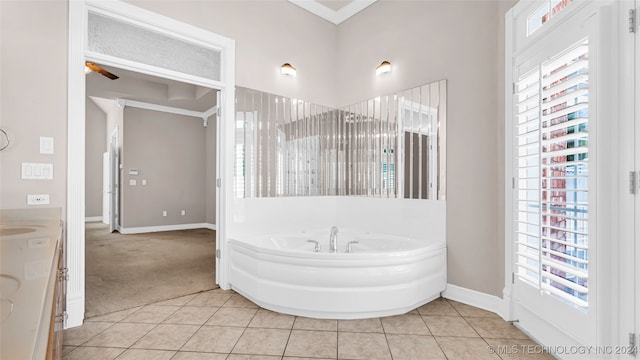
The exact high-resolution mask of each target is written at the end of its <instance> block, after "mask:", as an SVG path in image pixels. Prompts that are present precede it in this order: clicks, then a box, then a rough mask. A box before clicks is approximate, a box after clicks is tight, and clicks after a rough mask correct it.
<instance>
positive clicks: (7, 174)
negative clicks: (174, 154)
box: [0, 0, 512, 296]
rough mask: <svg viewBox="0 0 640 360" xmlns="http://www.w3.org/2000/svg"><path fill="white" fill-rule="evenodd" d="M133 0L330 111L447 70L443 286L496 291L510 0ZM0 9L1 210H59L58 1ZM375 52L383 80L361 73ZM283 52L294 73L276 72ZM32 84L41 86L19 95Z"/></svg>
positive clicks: (251, 83)
mask: <svg viewBox="0 0 640 360" xmlns="http://www.w3.org/2000/svg"><path fill="white" fill-rule="evenodd" d="M133 3H134V4H135V5H137V6H140V7H143V8H146V9H149V10H152V11H155V12H157V13H160V14H163V15H166V16H169V17H172V18H175V19H177V20H180V21H184V22H186V23H190V24H192V25H194V26H198V27H201V28H204V29H206V30H209V31H213V32H216V33H219V34H221V35H224V36H227V37H230V38H233V39H235V40H236V63H237V64H236V74H237V75H236V80H237V84H238V85H241V86H246V87H251V88H255V89H258V90H263V91H267V92H271V93H276V94H282V95H285V96H295V97H298V98H302V99H305V100H308V101H311V102H314V103H319V104H325V105H327V106H333V107H339V106H340V105H343V104H349V103H352V102H355V101H358V100H362V99H366V98H370V97H372V96H374V95H378V94H386V93H391V92H393V91H396V90H399V89H405V88H410V87H413V86H416V85H420V84H424V83H427V82H431V81H434V80H439V79H442V78H447V79H448V81H449V82H448V89H449V98H448V99H449V103H448V108H449V110H450V112H449V114H448V123H449V129H448V139H449V144H448V145H449V146H448V206H447V211H448V213H447V219H448V241H449V269H448V270H449V282H450V283H452V284H456V285H460V286H464V287H468V288H470V289H475V290H478V291H482V292H486V293H490V294H494V295H498V296H501V289H502V287H503V283H504V279H503V266H502V264H503V257H502V256H503V253H504V249H503V234H502V227H501V226H502V214H503V213H504V208H503V202H502V194H501V192H502V185H503V184H502V181H503V179H502V173H501V171H502V169H503V167H504V164H502V162H503V160H502V149H501V148H502V144H503V137H502V135H503V132H504V129H503V124H502V122H503V120H502V113H503V109H502V104H503V102H502V96H503V91H502V90H503V84H502V78H503V72H502V62H503V54H502V53H501V52H502V51H503V42H504V33H503V30H502V24H503V23H502V17H503V15H504V12H505V11H506V10H507V9H508V8H509V7H511V4H512V2H511V1H505V2H499V1H497V2H483V1H471V2H460V1H421V2H417V1H414V2H408V1H407V2H400V1H385V0H381V1H378V2H376V3H374V4H373V5H371V6H369V7H368V8H367V9H365V10H364V11H363V12H361V13H360V14H358V15H356V16H355V17H353V18H352V19H349V20H348V21H346V22H345V23H343V24H341V25H340V26H338V27H335V26H334V25H333V24H331V23H329V22H326V21H324V20H322V19H320V18H318V17H316V16H314V15H311V14H309V13H308V12H306V11H305V10H303V9H301V8H299V7H297V6H295V5H292V4H290V3H289V2H287V1H285V0H278V1H260V2H257V1H215V2H184V1H161V2H148V1H133ZM0 12H1V15H0V16H1V25H0V26H1V33H2V34H1V35H0V36H1V38H0V40H1V41H0V44H1V45H0V46H1V47H0V50H1V63H2V64H1V67H0V71H1V73H0V76H1V78H2V83H1V95H0V100H1V102H2V106H1V112H0V115H1V119H0V121H1V122H2V127H3V128H5V129H6V130H7V131H8V132H9V134H10V135H11V136H12V138H13V139H14V140H13V144H12V147H11V148H10V149H8V150H7V151H4V152H2V153H0V164H1V170H2V171H1V175H0V180H1V186H2V191H1V195H0V202H1V204H0V206H1V207H2V208H11V207H25V206H26V205H25V197H26V194H28V193H49V194H51V202H52V206H61V207H64V206H65V197H66V175H65V172H66V124H67V110H66V109H67V95H66V91H65V89H66V86H67V44H68V40H67V3H66V2H62V1H60V2H49V1H43V2H10V1H0ZM381 24H384V26H382V25H381ZM43 54H46V64H47V66H46V67H43V66H41V64H42V61H43V57H42V56H43ZM385 59H386V60H389V61H391V62H392V63H393V70H392V73H391V74H388V75H390V76H384V77H375V76H372V75H373V73H374V69H375V66H376V65H378V64H379V63H380V61H382V60H385ZM284 62H290V63H292V64H293V65H294V66H296V67H297V68H298V77H297V78H283V77H282V76H280V74H279V73H278V71H279V66H280V64H282V63H284ZM336 64H337V65H336ZM335 66H337V67H338V70H337V71H334V67H335ZM338 80H340V81H338ZM347 84H348V86H347ZM35 91H37V92H38V93H40V94H47V96H38V97H35V96H24V94H32V93H34V92H35ZM33 129H38V131H34V130H33ZM40 135H49V136H54V137H55V140H56V154H55V155H53V156H44V155H39V154H37V149H38V147H37V139H38V136H40ZM47 159H51V160H52V162H53V163H54V174H55V179H54V180H53V181H47V182H35V181H27V180H24V181H23V180H20V174H19V172H20V162H21V161H46V160H47ZM63 213H64V212H63ZM460 225H463V226H460Z"/></svg>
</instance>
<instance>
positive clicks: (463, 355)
mask: <svg viewBox="0 0 640 360" xmlns="http://www.w3.org/2000/svg"><path fill="white" fill-rule="evenodd" d="M436 341H437V342H438V345H440V348H441V349H442V350H443V351H444V354H445V355H446V356H447V358H448V359H456V360H500V358H499V357H498V356H497V355H496V354H493V353H491V352H490V349H489V345H487V343H486V342H485V341H484V340H482V339H480V338H477V339H472V338H460V337H458V338H453V337H436Z"/></svg>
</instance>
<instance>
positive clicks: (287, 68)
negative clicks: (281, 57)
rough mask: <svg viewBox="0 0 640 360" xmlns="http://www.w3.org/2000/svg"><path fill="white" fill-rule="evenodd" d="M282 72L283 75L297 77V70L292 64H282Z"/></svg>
mask: <svg viewBox="0 0 640 360" xmlns="http://www.w3.org/2000/svg"><path fill="white" fill-rule="evenodd" d="M280 72H281V73H282V74H283V75H290V76H296V68H294V67H293V66H292V65H291V64H289V63H284V64H282V66H281V67H280Z"/></svg>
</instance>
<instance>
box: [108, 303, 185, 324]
mask: <svg viewBox="0 0 640 360" xmlns="http://www.w3.org/2000/svg"><path fill="white" fill-rule="evenodd" d="M179 308H180V307H179V306H170V305H165V306H157V305H147V306H143V307H142V309H140V310H138V311H136V312H134V313H133V314H131V315H129V316H127V317H126V318H124V320H122V321H121V322H130V323H145V324H159V323H161V322H163V321H164V320H166V319H167V318H168V317H169V316H171V315H172V314H173V313H175V312H176V311H177V310H178V309H179Z"/></svg>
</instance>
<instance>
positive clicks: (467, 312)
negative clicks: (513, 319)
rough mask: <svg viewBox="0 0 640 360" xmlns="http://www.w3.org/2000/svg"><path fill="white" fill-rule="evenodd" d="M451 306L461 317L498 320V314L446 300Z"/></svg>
mask: <svg viewBox="0 0 640 360" xmlns="http://www.w3.org/2000/svg"><path fill="white" fill-rule="evenodd" d="M447 301H448V302H449V303H450V304H451V306H453V307H454V308H455V309H456V310H457V311H458V312H459V313H460V315H462V316H471V317H489V318H500V316H498V314H496V313H493V312H491V311H487V310H482V309H478V308H477V307H475V306H471V305H467V304H463V303H460V302H457V301H454V300H447Z"/></svg>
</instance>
